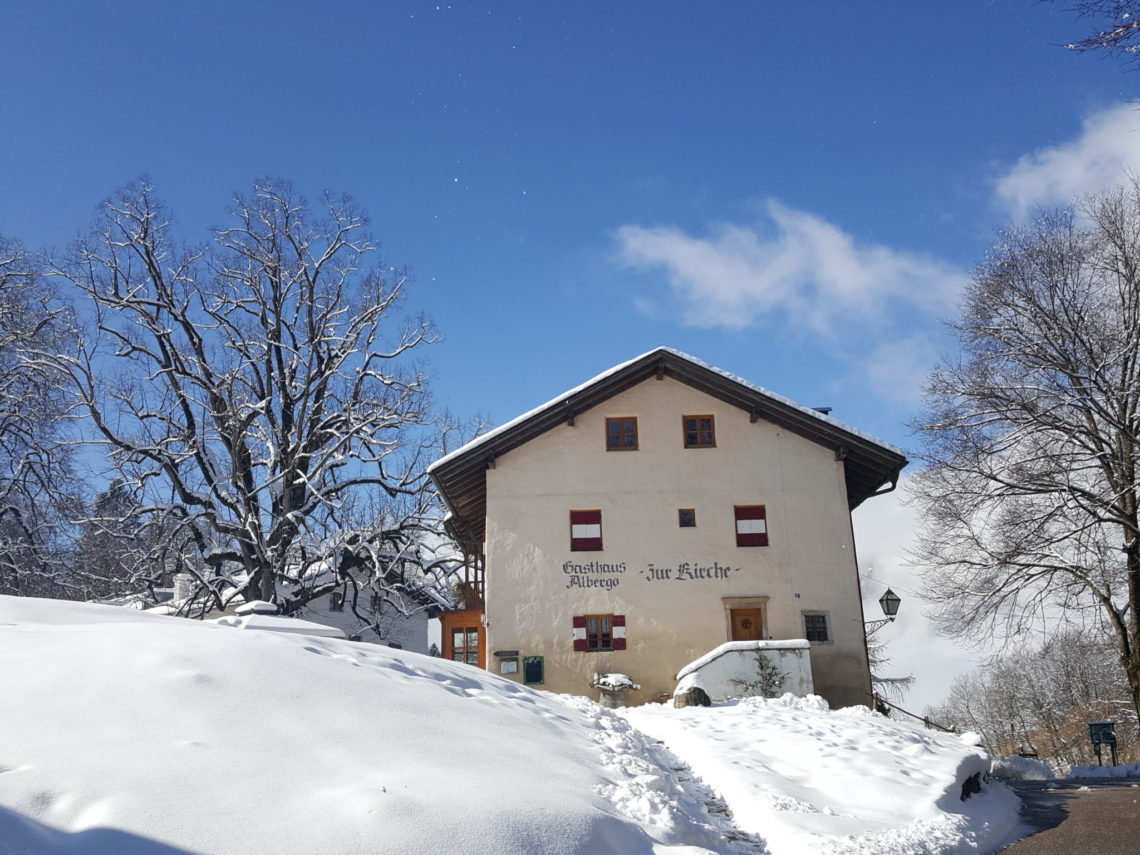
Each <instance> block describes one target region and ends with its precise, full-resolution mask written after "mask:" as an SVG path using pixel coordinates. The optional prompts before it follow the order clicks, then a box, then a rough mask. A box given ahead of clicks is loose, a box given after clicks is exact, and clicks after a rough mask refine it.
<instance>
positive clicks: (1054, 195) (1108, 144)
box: [995, 104, 1140, 220]
mask: <svg viewBox="0 0 1140 855" xmlns="http://www.w3.org/2000/svg"><path fill="white" fill-rule="evenodd" d="M1128 171H1135V172H1140V109H1138V108H1137V106H1136V105H1134V104H1119V105H1117V106H1115V107H1110V108H1107V109H1104V110H1101V111H1099V112H1097V113H1094V114H1093V115H1091V116H1089V117H1088V118H1087V119H1085V121H1084V122H1083V124H1082V127H1081V133H1080V136H1078V137H1077V138H1076V139H1074V140H1071V141H1069V142H1066V143H1062V144H1061V145H1057V146H1051V147H1048V148H1042V149H1039V150H1038V151H1035V152H1031V153H1030V154H1026V155H1023V156H1022V157H1021V158H1020V159H1019V160H1018V161H1017V163H1015V164H1014V165H1013V167H1011V168H1010V170H1009V171H1008V172H1006V173H1005V174H1004V175H1002V176H1001V177H1000V178H998V179H997V181H996V182H995V192H996V193H997V196H998V199H999V200H1000V201H1001V203H1002V204H1003V205H1004V206H1005V207H1006V208H1007V209H1008V210H1009V211H1010V213H1011V215H1012V216H1013V217H1014V219H1017V220H1024V219H1025V218H1026V217H1027V216H1028V215H1030V214H1031V213H1032V212H1033V210H1034V209H1035V208H1037V207H1048V206H1052V205H1057V204H1063V203H1065V202H1069V201H1071V200H1072V199H1074V198H1076V197H1077V196H1080V195H1082V194H1085V193H1094V192H1097V191H1100V190H1106V189H1108V188H1110V187H1113V186H1115V185H1117V184H1120V183H1121V181H1122V180H1123V178H1124V176H1125V173H1126V172H1128Z"/></svg>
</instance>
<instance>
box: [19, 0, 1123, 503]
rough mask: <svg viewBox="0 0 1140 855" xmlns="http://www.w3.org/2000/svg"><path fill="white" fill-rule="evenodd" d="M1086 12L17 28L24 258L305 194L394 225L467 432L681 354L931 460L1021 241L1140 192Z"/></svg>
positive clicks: (1112, 67)
mask: <svg viewBox="0 0 1140 855" xmlns="http://www.w3.org/2000/svg"><path fill="white" fill-rule="evenodd" d="M1065 5H1066V4H1064V3H1038V2H1034V0H1003V2H983V1H982V0H961V2H957V3H953V4H946V3H926V2H915V0H879V2H875V3H851V2H849V1H848V0H824V2H815V3H812V4H798V3H776V2H723V3H707V4H696V3H679V2H622V3H613V2H606V3H600V2H598V3H595V2H579V3H557V4H556V3H478V4H469V3H461V2H453V3H450V4H448V3H441V4H439V5H436V4H434V3H424V4H420V3H396V2H391V3H380V2H356V3H345V2H326V3H320V4H317V3H299V2H282V0H277V2H240V3H239V2H194V3H154V2H123V1H122V0H104V2H100V3H88V2H49V1H48V0H38V1H37V2H22V0H3V3H2V4H0V11H2V13H3V21H4V28H5V31H6V34H7V36H6V38H5V46H4V50H3V52H0V86H2V87H3V91H2V99H0V104H3V110H4V115H5V122H4V130H3V132H2V133H0V188H2V191H3V192H0V233H4V234H6V235H8V236H11V237H16V238H19V239H21V240H23V241H24V242H25V243H26V244H28V245H30V246H36V247H39V246H48V245H55V246H60V247H62V246H63V245H64V244H66V242H67V241H68V240H69V239H70V238H71V237H72V236H73V235H74V234H75V233H76V232H77V231H79V230H80V229H82V228H84V227H85V226H86V224H87V223H88V221H89V220H90V216H91V213H92V211H93V208H94V206H95V205H96V203H97V202H98V201H99V200H100V199H102V198H103V197H104V196H106V195H108V194H109V193H111V191H112V190H114V189H115V188H116V187H117V186H119V185H121V184H123V183H125V182H127V181H129V180H131V179H133V178H135V177H137V176H138V175H140V174H142V173H148V174H150V175H151V176H152V177H153V178H154V179H155V180H156V182H157V183H158V185H159V188H160V190H161V192H162V194H163V195H164V196H165V197H166V199H167V200H168V202H169V203H170V204H171V206H172V207H173V208H174V210H175V212H176V214H177V217H178V220H179V223H180V226H181V228H182V233H183V235H184V237H186V238H187V239H189V240H201V239H204V238H205V237H206V236H207V232H206V229H207V227H208V226H210V225H214V224H219V223H221V222H222V221H223V220H224V215H223V211H224V208H225V205H226V203H227V201H228V199H229V198H230V196H231V194H232V193H233V192H234V191H235V190H239V189H242V188H243V187H245V186H247V185H248V183H249V182H250V181H251V180H252V179H254V178H255V177H258V176H261V175H267V174H270V175H280V176H284V177H287V178H290V179H292V180H293V181H294V182H295V183H296V184H297V185H298V187H300V188H301V189H302V190H303V191H305V192H306V193H308V194H309V195H310V196H314V195H315V194H316V193H318V192H319V191H320V190H322V189H325V188H330V189H334V190H337V191H347V192H349V193H351V194H352V195H353V196H355V197H356V199H357V201H358V202H359V203H360V204H361V205H362V206H363V207H364V208H366V209H367V210H368V211H369V212H370V213H371V215H372V220H373V230H374V232H375V234H376V236H377V237H378V238H379V239H380V240H381V241H382V243H383V247H384V256H385V259H386V261H388V262H390V263H392V264H396V265H408V266H409V267H410V268H411V269H412V271H413V272H414V274H415V283H414V286H413V290H412V292H411V294H410V300H409V303H408V307H409V308H410V309H413V310H416V311H423V312H425V313H427V314H428V315H430V316H431V317H432V318H433V319H434V320H435V322H436V324H437V325H438V326H439V328H440V330H441V331H442V333H443V335H444V336H445V340H444V341H443V342H442V343H441V344H439V345H437V346H435V347H433V348H432V351H431V352H430V354H428V358H429V360H430V364H431V367H432V370H433V372H434V374H435V376H436V383H435V393H436V397H437V400H438V401H439V403H441V404H443V405H445V406H447V407H448V408H449V409H451V410H452V411H453V412H454V413H455V414H457V415H459V416H462V417H469V416H472V415H474V414H476V413H481V414H483V415H484V416H486V417H487V418H489V419H490V420H491V422H493V423H499V422H502V421H506V420H508V419H510V418H512V417H514V416H515V415H517V414H518V413H520V412H522V411H525V410H527V409H530V408H531V407H533V406H535V405H537V404H539V403H541V402H543V401H545V400H547V399H548V398H550V397H552V396H553V395H555V394H557V393H558V392H560V391H562V390H563V389H566V388H568V387H571V386H573V385H576V384H577V383H579V382H581V381H582V380H584V379H586V378H588V377H590V376H592V375H593V374H595V373H597V372H599V371H601V370H603V369H605V368H607V367H609V366H611V365H613V364H615V363H617V362H620V361H623V360H625V359H628V358H630V357H632V356H634V355H636V354H638V353H641V352H644V351H646V350H649V349H651V348H653V347H655V346H657V345H662V344H666V345H670V346H673V347H677V348H679V349H681V350H684V351H686V352H688V353H691V354H693V355H695V356H697V357H699V358H701V359H704V360H706V361H708V362H711V363H713V364H714V365H717V366H719V367H721V368H724V369H726V370H729V371H732V372H734V373H737V374H740V375H742V376H744V377H747V378H748V379H750V380H752V381H753V382H756V383H759V384H761V385H763V386H766V387H768V388H771V389H773V390H775V391H777V392H780V393H782V394H785V395H787V396H789V397H791V398H793V399H795V400H797V401H800V402H801V403H804V404H807V405H811V406H819V405H831V406H833V407H834V408H835V410H834V415H835V416H837V417H838V418H841V419H843V420H844V421H847V422H850V423H852V424H854V425H856V426H858V427H861V428H863V429H866V430H868V431H871V432H872V433H875V434H876V435H878V436H881V437H882V438H884V439H886V440H889V441H891V442H893V443H895V444H897V445H900V446H903V447H904V448H906V447H912V446H913V445H914V440H913V438H912V437H911V435H910V433H909V431H908V429H907V428H906V423H907V421H908V420H909V419H910V418H912V417H913V415H914V412H915V408H916V406H917V403H918V399H917V393H918V389H919V387H920V384H921V381H922V377H923V376H924V374H925V372H926V371H927V370H928V369H929V367H930V365H931V363H932V361H933V359H934V358H935V357H936V356H937V353H938V352H939V350H940V349H944V348H945V347H946V346H947V344H946V340H945V337H944V334H943V332H942V327H941V324H940V321H941V319H942V318H945V317H949V316H951V315H952V314H953V310H954V306H955V301H956V296H957V292H958V289H960V288H961V285H962V282H963V281H964V280H965V277H966V276H967V275H968V272H969V270H970V268H971V267H972V266H973V265H974V264H975V263H977V262H978V261H979V260H980V259H981V257H982V255H983V253H984V251H985V249H986V247H987V245H988V244H989V243H990V241H991V240H992V237H993V233H994V230H995V229H996V228H998V227H1001V226H1003V225H1004V224H1006V223H1009V222H1011V221H1015V220H1017V219H1019V218H1023V217H1024V216H1026V214H1027V212H1029V211H1031V210H1032V209H1033V208H1034V206H1036V205H1039V204H1052V203H1055V202H1058V201H1061V200H1063V199H1065V198H1068V197H1069V196H1071V195H1073V194H1074V193H1079V192H1084V191H1086V190H1095V189H1098V188H1099V187H1103V186H1105V185H1107V184H1110V183H1113V182H1117V181H1119V180H1120V178H1121V177H1122V174H1123V173H1122V169H1123V168H1124V167H1126V166H1129V165H1132V166H1134V167H1138V168H1140V134H1137V133H1136V132H1137V131H1140V113H1137V112H1136V111H1135V110H1134V108H1133V107H1131V106H1130V105H1129V101H1130V99H1131V98H1133V93H1134V92H1135V90H1136V86H1137V84H1138V83H1140V72H1128V71H1127V70H1126V69H1125V68H1124V67H1123V66H1122V65H1121V64H1120V63H1118V62H1115V61H1110V60H1106V59H1103V58H1100V57H1097V56H1092V55H1077V54H1074V53H1071V52H1069V51H1066V50H1064V49H1063V48H1061V47H1059V45H1060V44H1062V43H1064V42H1066V41H1070V40H1072V39H1074V38H1076V37H1078V36H1080V35H1083V34H1084V30H1085V27H1086V25H1087V22H1079V21H1077V20H1075V19H1074V18H1073V16H1072V15H1071V13H1069V12H1068V11H1067V10H1066V8H1065ZM879 501H882V500H879Z"/></svg>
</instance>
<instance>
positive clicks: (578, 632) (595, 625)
mask: <svg viewBox="0 0 1140 855" xmlns="http://www.w3.org/2000/svg"><path fill="white" fill-rule="evenodd" d="M625 649H626V647H625V615H575V616H574V650H576V651H577V652H579V653H583V652H589V651H591V650H625Z"/></svg>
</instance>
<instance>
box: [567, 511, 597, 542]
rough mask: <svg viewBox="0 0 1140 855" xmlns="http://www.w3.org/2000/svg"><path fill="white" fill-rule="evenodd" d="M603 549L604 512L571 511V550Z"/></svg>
mask: <svg viewBox="0 0 1140 855" xmlns="http://www.w3.org/2000/svg"><path fill="white" fill-rule="evenodd" d="M601 549H602V512H601V511H571V512H570V551H571V552H600V551H601Z"/></svg>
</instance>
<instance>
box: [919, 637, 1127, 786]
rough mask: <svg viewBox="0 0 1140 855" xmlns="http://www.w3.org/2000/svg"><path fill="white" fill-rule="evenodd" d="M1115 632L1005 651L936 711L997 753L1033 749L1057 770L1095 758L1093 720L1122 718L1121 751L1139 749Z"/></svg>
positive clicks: (962, 680) (962, 681)
mask: <svg viewBox="0 0 1140 855" xmlns="http://www.w3.org/2000/svg"><path fill="white" fill-rule="evenodd" d="M1114 646H1115V645H1114V644H1113V642H1112V640H1111V639H1108V638H1104V637H1101V636H1097V635H1090V634H1089V633H1085V632H1066V633H1061V634H1059V635H1058V636H1057V637H1056V638H1054V639H1052V640H1051V641H1050V642H1049V643H1047V644H1045V645H1043V646H1041V647H1038V648H1034V649H1022V650H1017V651H1013V652H1010V653H1007V654H1003V655H1001V656H998V657H997V658H996V659H995V660H994V661H991V662H989V663H988V664H986V665H985V666H983V667H981V668H979V669H978V670H977V671H975V672H974V673H971V674H966V675H963V676H961V677H959V678H958V679H957V680H955V681H954V684H953V686H952V687H951V690H950V693H949V695H948V697H947V698H946V700H945V701H944V702H943V703H942V704H940V705H939V706H938V707H937V708H935V709H932V710H930V711H929V712H930V715H931V716H934V717H936V718H938V719H939V720H940V721H946V722H950V723H952V724H953V725H954V726H955V727H957V728H959V729H961V730H974V731H977V732H978V733H980V734H981V735H982V737H983V740H984V743H985V746H986V750H987V751H989V752H990V753H991V754H994V755H1008V754H1011V753H1021V752H1032V753H1035V754H1037V755H1038V756H1040V757H1041V759H1043V760H1047V761H1048V762H1049V763H1050V764H1051V765H1052V766H1053V768H1054V770H1055V771H1057V772H1064V771H1065V770H1066V769H1067V768H1068V767H1069V766H1071V765H1073V764H1077V763H1089V762H1093V760H1094V758H1095V755H1094V753H1093V748H1092V744H1091V743H1090V741H1089V735H1088V728H1087V724H1086V723H1087V722H1089V721H1100V720H1104V719H1114V720H1116V721H1117V722H1118V727H1117V738H1118V741H1119V746H1118V747H1119V749H1120V757H1121V758H1122V759H1123V760H1124V761H1125V762H1127V761H1128V760H1130V759H1132V758H1134V757H1136V756H1137V750H1138V749H1140V744H1138V742H1137V728H1136V715H1135V713H1134V712H1132V703H1131V699H1130V696H1129V694H1130V693H1129V689H1128V684H1127V682H1126V681H1125V679H1124V675H1123V673H1122V672H1121V670H1120V668H1119V666H1118V665H1117V664H1116V662H1115V661H1114V660H1115V656H1114V652H1113V648H1114Z"/></svg>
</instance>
